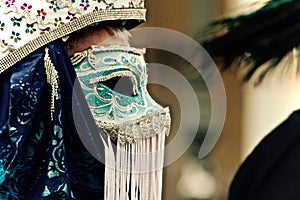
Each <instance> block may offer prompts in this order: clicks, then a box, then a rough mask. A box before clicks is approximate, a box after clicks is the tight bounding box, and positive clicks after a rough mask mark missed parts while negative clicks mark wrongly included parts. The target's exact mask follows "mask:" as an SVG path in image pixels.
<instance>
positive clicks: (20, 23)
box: [0, 0, 146, 73]
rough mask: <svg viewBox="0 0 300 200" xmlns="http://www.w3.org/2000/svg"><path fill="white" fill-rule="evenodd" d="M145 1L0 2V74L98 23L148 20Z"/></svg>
mask: <svg viewBox="0 0 300 200" xmlns="http://www.w3.org/2000/svg"><path fill="white" fill-rule="evenodd" d="M144 1H145V0H35V1H26V0H0V16H1V17H0V73H2V72H3V71H4V70H6V69H7V68H9V67H10V66H12V65H14V64H15V63H17V62H18V61H20V60H21V59H22V58H24V57H25V56H27V55H28V54H30V53H31V52H33V51H34V50H36V49H38V48H40V47H42V46H43V45H46V44H47V43H49V42H51V41H54V40H56V39H59V38H62V37H64V36H67V35H69V34H70V33H72V32H74V31H77V30H80V29H82V28H84V27H86V26H89V25H92V24H94V23H97V22H102V21H110V20H124V25H125V27H126V28H128V29H130V28H132V27H134V26H136V25H137V24H139V23H141V22H142V21H144V20H145V15H146V10H145V2H144Z"/></svg>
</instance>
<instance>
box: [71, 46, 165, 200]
mask: <svg viewBox="0 0 300 200" xmlns="http://www.w3.org/2000/svg"><path fill="white" fill-rule="evenodd" d="M144 51H145V50H144V49H135V48H132V47H127V46H117V45H109V46H93V47H92V48H91V49H89V50H87V51H85V52H81V53H79V54H77V55H75V56H74V57H73V58H72V62H73V64H74V66H75V71H76V73H77V76H78V80H79V82H80V85H81V87H82V90H83V93H84V96H85V98H86V101H87V103H88V105H89V108H90V110H91V113H92V115H93V116H94V119H95V122H96V123H97V125H98V126H99V127H100V128H101V129H102V132H103V133H104V134H105V135H106V136H107V138H106V139H104V138H103V137H102V135H101V134H100V136H101V138H102V141H103V144H104V146H105V174H106V176H105V199H119V200H125V199H129V198H128V195H130V197H131V198H130V199H136V200H140V199H156V200H160V199H161V191H162V188H161V186H162V168H163V160H164V159H163V157H164V144H165V136H166V135H168V133H169V131H170V114H169V109H168V108H163V107H161V106H160V105H159V104H157V103H156V102H155V101H154V100H153V99H152V98H151V96H150V95H149V93H148V91H147V88H146V84H147V68H146V63H145V61H144V57H143V54H144ZM124 77H126V78H127V80H130V82H131V91H132V94H127V95H125V94H122V93H120V92H118V91H117V90H116V89H117V86H118V80H120V78H124ZM115 83H116V84H115ZM122 86H124V85H122V84H121V85H120V82H119V86H118V87H122ZM124 87H125V86H124ZM111 140H115V141H116V143H115V144H116V147H117V148H116V149H115V146H114V145H113V144H112V142H111ZM124 172H126V173H124ZM133 174H134V175H133ZM129 183H130V184H129ZM145 183H147V184H145ZM149 188H150V189H149ZM137 194H140V195H138V196H137Z"/></svg>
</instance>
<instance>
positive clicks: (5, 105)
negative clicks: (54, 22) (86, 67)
mask: <svg viewBox="0 0 300 200" xmlns="http://www.w3.org/2000/svg"><path fill="white" fill-rule="evenodd" d="M47 48H48V49H49V55H50V58H51V60H52V61H53V64H54V66H55V69H56V71H57V72H58V76H59V80H58V84H59V89H58V93H59V97H60V98H59V99H57V100H56V101H55V111H54V114H53V121H52V120H51V117H50V100H51V86H50V84H48V83H47V79H46V73H45V68H44V60H43V59H44V55H45V52H44V49H42V48H41V49H40V50H38V51H36V52H34V53H32V54H31V55H30V56H27V57H26V58H25V59H23V60H22V61H21V62H19V63H18V64H16V65H15V66H13V67H11V68H10V69H9V70H7V71H5V72H4V73H2V74H1V75H0V93H1V96H0V108H1V110H0V112H1V115H0V128H1V129H0V199H1V200H11V199H22V200H23V199H24V200H25V199H30V200H35V199H43V200H44V199H45V200H46V199H47V200H50V199H51V200H59V199H62V200H65V199H67V200H69V199H71V200H80V199H97V200H99V199H103V193H104V187H103V184H104V182H103V179H104V165H103V164H102V163H101V162H99V161H98V160H97V159H99V160H101V159H104V158H102V157H101V155H104V154H102V153H101V152H98V153H97V155H98V158H97V159H96V158H94V157H93V156H92V155H91V154H90V153H89V151H88V150H87V149H86V148H85V146H83V144H82V142H81V140H80V139H79V136H78V133H77V132H80V133H84V134H87V135H90V136H91V137H89V138H90V144H91V145H90V146H95V147H96V148H95V151H99V149H101V148H99V146H97V145H101V144H98V143H97V142H98V140H97V139H95V137H96V135H97V134H98V133H99V130H98V128H97V126H96V124H94V123H93V117H92V115H91V113H90V111H89V109H88V107H87V105H86V104H85V103H84V102H85V101H80V99H84V96H83V94H82V93H80V92H79V91H81V90H73V82H74V80H75V78H76V73H75V71H74V68H73V66H72V64H71V62H70V58H69V56H68V54H67V51H66V49H65V46H64V44H63V42H62V41H60V40H58V41H55V42H53V43H51V44H49V45H48V46H47ZM73 91H75V94H73V95H72V93H73ZM72 97H73V98H75V102H77V103H75V107H76V109H77V111H76V112H79V113H80V114H78V113H77V114H76V117H77V118H80V119H77V120H76V123H77V122H80V124H76V128H75V125H74V119H73V115H72ZM73 101H74V99H73ZM73 105H74V103H73ZM73 109H74V107H73ZM78 129H81V130H78ZM83 130H84V131H83ZM99 141H100V140H99Z"/></svg>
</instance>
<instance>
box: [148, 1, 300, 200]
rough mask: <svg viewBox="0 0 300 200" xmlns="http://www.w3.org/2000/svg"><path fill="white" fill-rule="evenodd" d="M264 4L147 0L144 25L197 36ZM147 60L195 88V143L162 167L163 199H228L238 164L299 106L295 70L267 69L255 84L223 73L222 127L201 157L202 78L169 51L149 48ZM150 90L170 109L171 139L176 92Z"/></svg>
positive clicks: (205, 107)
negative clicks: (221, 20)
mask: <svg viewBox="0 0 300 200" xmlns="http://www.w3.org/2000/svg"><path fill="white" fill-rule="evenodd" d="M263 2H265V0H264V1H259V0H256V1H254V0H186V1H182V0H171V1H170V0H160V1H153V0H149V1H148V6H147V7H148V18H147V22H146V23H145V24H144V25H143V26H144V27H163V28H169V29H172V30H176V31H179V32H181V33H184V34H186V35H188V36H189V37H191V38H194V39H196V40H197V39H198V38H199V37H201V35H200V36H199V34H201V29H202V28H203V27H204V26H205V25H207V24H208V23H209V22H211V21H212V20H214V19H218V18H221V17H224V16H231V15H235V14H237V13H243V12H248V11H249V10H253V9H255V8H256V7H257V6H260V5H261V3H263ZM249 28H251V27H249ZM229 50H230V47H229ZM146 61H147V62H148V63H153V62H156V63H161V64H165V65H168V66H170V67H172V68H174V69H176V70H178V71H179V72H180V73H181V74H182V75H184V76H185V77H186V79H187V80H189V82H190V84H191V85H192V87H193V89H194V91H196V94H197V98H198V102H199V107H200V109H201V117H200V126H199V129H198V134H197V137H196V138H195V140H194V142H193V145H192V146H191V147H190V148H189V149H188V151H187V152H186V153H185V154H184V155H183V156H181V157H180V159H178V160H177V161H176V162H174V163H173V164H172V165H170V166H168V167H166V168H165V171H164V187H163V199H164V200H226V199H227V192H228V187H229V185H230V182H231V180H232V178H233V176H234V174H235V172H236V171H237V169H238V167H239V165H240V164H241V162H242V161H243V160H244V159H245V158H246V156H247V155H248V154H249V153H250V152H251V151H252V150H253V148H254V147H255V145H257V144H258V142H259V141H260V140H261V139H262V138H263V137H264V136H265V135H266V134H268V133H269V132H270V131H271V130H272V129H273V128H275V127H276V126H277V125H278V124H279V123H280V122H282V121H283V120H284V119H285V118H287V117H288V116H289V115H290V114H291V112H292V111H293V110H296V109H298V108H299V107H300V92H299V91H298V90H297V88H299V86H300V80H299V78H298V79H297V77H296V75H295V73H284V74H283V73H282V72H277V73H271V74H270V75H269V76H268V77H267V78H266V79H265V80H264V82H263V83H262V84H261V85H259V86H258V87H253V84H251V83H242V82H241V78H240V77H239V75H238V74H237V73H236V72H235V71H233V70H228V71H226V72H223V73H222V77H223V81H224V85H225V89H226V95H227V113H226V120H225V125H224V128H223V132H222V134H221V136H220V139H219V141H218V142H217V144H216V146H215V147H214V149H213V151H212V152H211V153H210V154H209V155H208V156H207V157H206V158H204V159H199V158H198V151H199V148H200V146H201V143H202V141H203V138H204V136H205V133H206V130H207V126H208V124H209V122H210V121H209V119H210V111H211V104H210V97H209V94H208V90H207V87H206V85H205V82H204V81H203V80H202V78H201V77H199V76H196V75H195V74H197V73H193V72H194V71H193V70H194V69H193V67H192V66H189V65H188V64H187V63H185V62H184V60H182V59H181V58H179V57H178V56H176V55H173V54H172V53H168V52H164V51H159V50H153V49H149V50H147V56H146ZM148 89H149V91H150V93H151V94H152V96H153V97H154V99H156V101H158V102H159V103H160V104H162V105H165V106H166V105H168V106H170V107H171V111H172V113H171V114H172V133H171V135H170V137H169V139H168V141H170V140H171V139H172V138H173V137H174V134H176V131H177V128H178V124H179V123H180V120H181V119H180V117H179V116H180V112H181V110H180V106H179V103H178V100H177V99H176V95H174V94H173V93H172V92H171V91H170V90H168V88H165V87H163V86H160V85H154V84H151V85H149V87H148ZM186 134H188V133H186Z"/></svg>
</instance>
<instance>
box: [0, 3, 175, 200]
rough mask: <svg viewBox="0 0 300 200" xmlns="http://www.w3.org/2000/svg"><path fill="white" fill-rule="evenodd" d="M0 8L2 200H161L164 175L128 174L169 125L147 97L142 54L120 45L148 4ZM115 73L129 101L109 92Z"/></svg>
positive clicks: (13, 5) (15, 5)
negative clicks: (127, 88) (125, 82)
mask: <svg viewBox="0 0 300 200" xmlns="http://www.w3.org/2000/svg"><path fill="white" fill-rule="evenodd" d="M0 9H1V22H0V24H1V29H0V31H1V36H0V37H1V41H0V72H1V74H0V81H1V84H0V90H1V98H0V101H1V115H0V127H1V131H0V137H1V139H0V143H1V144H0V147H1V149H0V152H1V153H0V169H1V170H0V198H1V199H126V198H130V199H143V198H144V199H145V198H146V199H159V198H160V193H161V185H160V182H161V181H160V180H161V170H158V171H159V172H158V173H156V171H155V170H154V171H155V173H152V174H151V173H143V174H141V173H140V172H141V167H134V166H136V165H137V164H136V163H141V161H144V162H145V161H148V162H152V161H155V159H154V158H156V157H157V156H156V154H155V155H154V156H153V159H152V160H149V159H148V156H146V157H143V156H137V155H140V154H141V155H144V154H145V153H147V152H146V151H144V149H149V148H148V147H149V146H150V145H149V144H150V143H151V144H153V145H152V146H155V145H154V144H155V142H157V143H158V144H160V148H154V150H156V151H159V150H160V149H161V148H162V146H163V145H162V144H163V141H164V140H163V137H159V136H161V134H159V133H160V132H162V133H165V132H168V127H169V117H168V116H169V115H168V110H166V109H163V108H161V107H160V106H159V105H158V104H156V103H155V102H154V101H153V100H152V99H151V97H150V96H149V94H148V93H147V92H146V90H145V84H146V81H147V79H146V70H145V63H144V62H143V56H142V54H143V53H142V50H136V49H134V48H131V47H129V46H128V42H127V39H126V37H127V36H126V35H127V34H126V31H125V30H128V29H131V28H133V27H134V26H136V25H138V24H139V23H141V22H142V21H144V20H145V8H144V1H143V0H140V1H139V0H138V1H136V0H116V1H105V0H103V1H102V0H98V1H95V0H93V1H89V0H85V1H84V0H80V1H77V0H72V1H68V0H57V1H50V0H39V1H37V2H32V3H30V2H25V1H18V2H17V1H14V0H7V1H4V0H3V1H2V0H1V2H0ZM122 31H123V32H124V31H125V33H122V34H121V36H116V37H112V36H115V35H117V34H118V33H120V32H122ZM111 37H112V39H111ZM118 56H119V57H118ZM71 57H72V59H71ZM104 57H105V58H107V60H108V61H110V62H113V61H114V62H113V63H104V64H103V62H105V59H104ZM129 58H130V59H131V60H128V59H129ZM126 59H127V60H126ZM93 61H94V62H93ZM117 61H122V62H123V63H122V64H120V63H116V62H117ZM101 63H102V64H101ZM75 69H76V71H75ZM84 70H85V71H84ZM77 74H78V79H77V78H76V77H77ZM85 75H90V76H93V77H92V79H90V80H89V81H93V82H85V80H86V79H85V78H86V76H85ZM121 76H128V77H130V78H131V80H132V82H133V83H134V84H133V85H134V91H135V93H134V94H133V95H132V97H131V96H126V95H125V96H124V95H123V96H122V95H121V94H118V93H117V92H114V91H113V86H114V84H115V81H114V80H113V78H116V79H118V78H120V77H121ZM88 78H90V77H88ZM111 82H113V83H111ZM76 83H78V84H76ZM85 86H89V87H90V89H91V88H92V87H93V88H94V89H95V90H96V91H100V93H91V90H90V89H87V88H86V87H85ZM110 95H113V97H114V98H110V99H109V98H105V97H107V96H110ZM91 98H93V99H92V100H91ZM119 98H123V100H124V101H126V103H127V104H126V105H125V104H122V103H123V101H119V102H118V99H119ZM113 100H114V101H113ZM109 102H110V103H109ZM94 104H96V105H94ZM120 104H122V105H121V107H120ZM132 105H135V106H132ZM97 106H98V107H97ZM118 106H119V107H118ZM116 108H125V111H124V109H123V110H122V109H116ZM137 108H138V109H137ZM137 110H138V111H139V112H137V114H136V115H133V114H132V113H134V112H135V111H137ZM120 111H122V114H123V115H120V113H121V112H120ZM157 120H158V121H159V122H160V123H157ZM74 121H75V123H74ZM155 125H158V126H155ZM102 130H103V131H102ZM103 132H104V133H105V134H102V133H103ZM124 132H125V133H124ZM140 133H145V135H147V136H143V134H140ZM123 138H125V139H123ZM149 138H150V139H151V142H149V141H148V140H147V139H149ZM113 139H116V141H111V140H113ZM158 139H160V140H159V141H157V140H158ZM139 141H142V142H141V143H139ZM159 142H160V143H159ZM115 144H116V148H115V149H113V146H115ZM131 144H132V145H131ZM137 147H138V149H140V150H143V151H142V152H139V151H134V149H135V148H137ZM143 147H144V148H143ZM128 148H131V149H133V150H130V151H129V150H128ZM119 149H121V150H119ZM114 151H116V152H119V153H117V154H116V153H115V152H114ZM123 155H127V157H123ZM150 155H152V154H150ZM158 158H159V159H160V160H161V159H162V158H161V156H158ZM134 159H135V160H137V161H136V162H135V160H134ZM147 159H148V160H147ZM102 163H105V164H106V165H105V166H104V165H103V164H102ZM120 163H121V164H122V166H126V168H125V169H126V170H125V174H124V173H123V172H124V170H123V171H122V169H124V168H122V167H118V166H117V165H119V164H120ZM146 164H147V163H146ZM159 166H161V165H159ZM135 170H138V171H135ZM121 172H122V173H121ZM133 172H134V173H133ZM143 172H145V171H143ZM145 174H146V175H145ZM151 177H152V178H151ZM142 179H143V181H141V180H142ZM145 180H146V181H147V180H150V182H149V184H147V185H146V184H142V182H145ZM152 185H156V186H157V185H158V186H157V189H155V190H153V189H148V188H155V187H152ZM159 188H160V189H159ZM153 191H155V192H156V194H155V195H154V196H153V197H152V196H151V195H150V193H153ZM143 195H144V196H143ZM145 195H146V196H145ZM147 195H148V196H147Z"/></svg>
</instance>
